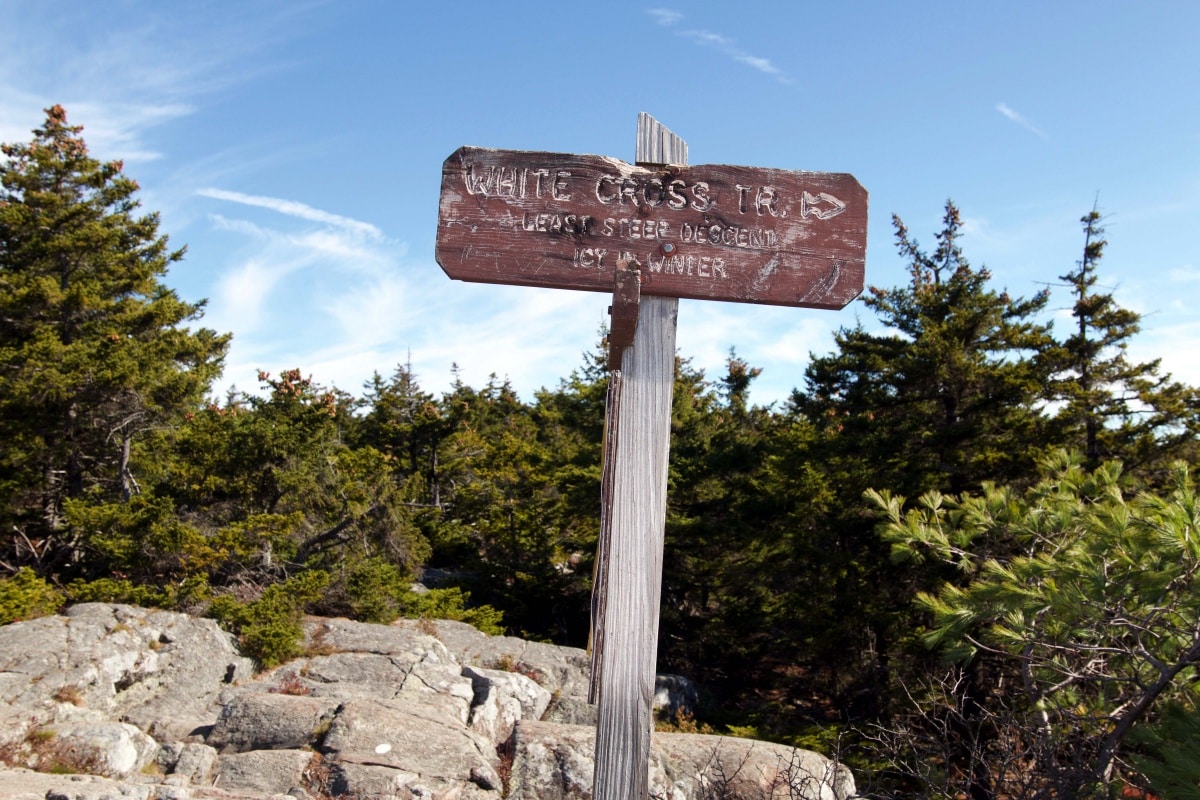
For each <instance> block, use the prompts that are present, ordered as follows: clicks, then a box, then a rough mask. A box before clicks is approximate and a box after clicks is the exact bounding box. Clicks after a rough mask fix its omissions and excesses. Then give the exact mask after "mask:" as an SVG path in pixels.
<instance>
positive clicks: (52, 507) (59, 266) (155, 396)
mask: <svg viewBox="0 0 1200 800" xmlns="http://www.w3.org/2000/svg"><path fill="white" fill-rule="evenodd" d="M81 130H82V129H81V127H80V126H72V125H69V124H68V123H67V115H66V112H65V111H64V110H63V109H62V107H61V106H54V107H52V108H50V109H48V110H47V116H46V121H45V124H44V125H43V127H41V128H39V129H37V130H35V131H34V138H33V140H32V141H31V142H30V143H28V144H7V145H4V146H3V153H4V155H5V157H6V160H5V161H4V162H3V163H0V441H3V442H4V448H3V454H2V455H0V527H2V528H3V530H4V534H3V538H2V539H0V550H2V555H0V558H2V559H3V561H4V564H5V565H6V566H7V567H8V568H15V567H16V566H18V565H21V564H33V565H36V566H37V567H39V568H40V569H41V570H43V571H53V570H54V569H55V568H56V567H58V566H61V565H63V564H65V563H67V562H69V561H70V560H71V559H72V558H73V556H74V555H75V548H74V545H73V542H72V537H71V536H70V535H69V533H68V524H67V520H66V517H65V506H66V504H67V502H68V501H69V500H71V499H73V498H75V499H78V498H83V497H85V496H86V497H94V498H101V499H109V498H114V499H115V498H125V499H128V498H129V497H131V496H133V495H135V494H137V493H138V491H139V489H140V487H139V482H138V479H137V463H136V456H137V453H136V447H135V446H136V443H137V439H138V436H139V434H142V433H144V432H146V431H148V430H151V429H155V428H159V427H162V426H165V425H169V424H171V423H172V422H174V421H176V420H177V419H178V418H179V417H180V415H181V414H182V413H183V412H185V411H187V410H190V409H193V408H195V407H196V406H197V405H198V403H199V402H200V400H201V399H202V397H203V395H204V394H205V392H206V391H207V390H208V388H209V386H210V384H211V381H212V380H213V379H214V378H215V377H216V376H217V375H218V374H219V372H220V369H221V362H222V358H223V356H224V352H225V349H226V347H227V344H228V340H229V337H228V336H227V335H226V336H223V335H218V334H216V333H214V332H213V331H211V330H208V329H205V328H192V327H190V325H189V324H190V323H192V322H193V321H195V320H196V319H198V318H199V317H200V316H201V310H202V304H201V303H196V304H192V303H186V302H184V301H182V300H181V299H180V298H179V297H178V296H177V295H176V294H175V292H174V291H172V290H170V289H168V288H167V287H166V286H165V285H164V284H163V283H162V278H163V276H164V275H165V274H166V272H167V270H168V268H169V267H170V265H171V264H173V263H176V262H178V261H179V260H180V259H181V258H182V257H183V252H184V251H183V250H182V249H179V250H171V249H169V247H168V244H167V237H166V236H165V235H160V234H159V232H158V224H159V219H158V215H157V214H146V215H142V216H139V215H138V208H139V205H140V204H139V202H138V200H137V199H136V193H137V190H138V186H137V183H136V182H134V181H133V180H132V179H131V178H129V177H127V176H126V175H125V174H124V173H123V171H122V164H121V162H119V161H112V162H106V163H102V162H100V161H97V160H96V159H94V158H92V157H91V156H90V155H89V154H88V149H87V145H86V144H85V143H84V140H83V139H82V138H81V136H80V131H81Z"/></svg>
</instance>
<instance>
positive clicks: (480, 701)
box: [462, 667, 551, 745]
mask: <svg viewBox="0 0 1200 800" xmlns="http://www.w3.org/2000/svg"><path fill="white" fill-rule="evenodd" d="M462 674H463V676H464V677H467V678H469V679H470V680H471V685H472V687H473V688H474V691H475V698H474V700H473V701H472V703H471V713H470V717H469V719H468V720H467V724H468V727H470V729H471V730H473V731H475V732H476V733H478V734H480V735H481V736H484V737H485V738H487V739H488V741H490V742H491V743H492V744H493V745H499V744H500V743H502V742H506V741H508V737H509V736H510V735H511V734H512V730H513V727H514V726H515V725H516V724H517V723H518V722H520V721H521V720H523V719H530V720H539V719H541V718H542V715H543V714H545V713H546V708H547V707H548V706H549V705H550V700H551V695H550V692H548V691H547V690H546V689H544V688H543V687H542V686H541V685H539V684H538V683H536V682H535V681H534V680H533V679H531V678H527V677H525V676H524V675H520V674H518V673H515V672H503V671H500V670H494V669H484V668H483V667H463V669H462Z"/></svg>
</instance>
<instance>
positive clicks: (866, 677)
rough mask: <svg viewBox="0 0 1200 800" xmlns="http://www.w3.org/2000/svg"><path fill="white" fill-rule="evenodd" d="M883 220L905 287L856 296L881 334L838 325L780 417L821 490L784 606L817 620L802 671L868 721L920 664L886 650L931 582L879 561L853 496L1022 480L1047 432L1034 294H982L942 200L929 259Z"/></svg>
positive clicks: (981, 282)
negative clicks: (891, 681)
mask: <svg viewBox="0 0 1200 800" xmlns="http://www.w3.org/2000/svg"><path fill="white" fill-rule="evenodd" d="M893 224H894V226H895V230H896V243H897V247H898V250H899V252H900V255H901V256H902V257H903V258H904V259H905V260H906V261H907V262H908V273H909V281H908V283H907V284H906V285H902V286H899V287H895V288H889V289H884V288H879V287H870V288H869V290H868V291H867V293H866V295H865V297H864V298H863V302H864V304H865V305H866V306H867V308H869V309H870V310H871V311H873V312H874V313H875V315H876V316H877V317H878V319H879V321H880V322H881V323H882V324H883V325H884V327H885V330H884V331H883V332H879V333H875V332H872V331H869V330H868V329H867V328H866V327H865V326H864V325H863V324H861V323H859V324H858V325H857V326H856V327H854V328H843V329H842V330H840V331H839V332H838V333H837V334H836V337H835V341H836V351H835V352H834V353H833V354H831V355H828V356H822V357H818V358H814V359H813V361H812V362H811V364H810V365H809V367H808V369H807V370H806V372H805V388H804V389H803V390H802V391H801V390H796V391H794V392H793V394H792V398H791V402H790V407H789V409H788V412H789V415H790V416H791V417H792V419H794V420H795V422H796V424H797V425H801V424H802V425H806V426H809V428H810V435H809V436H808V437H806V438H805V439H804V445H803V446H804V447H805V448H806V450H805V452H804V453H803V456H804V458H805V459H806V460H807V462H808V463H810V464H814V465H819V469H820V470H821V472H822V475H823V477H824V480H825V485H826V486H827V487H829V491H830V492H831V496H830V497H829V498H828V502H827V504H826V505H825V508H826V509H827V512H826V513H825V514H823V515H822V516H821V518H820V519H818V520H809V521H807V522H806V523H805V522H803V521H800V522H801V524H802V525H804V527H799V528H797V530H796V532H795V534H794V536H793V541H794V543H795V553H796V561H795V567H794V568H795V570H796V571H797V572H802V571H807V573H808V575H809V576H810V582H809V583H808V584H807V585H802V586H798V587H797V589H796V591H795V593H794V594H793V595H792V598H791V600H792V607H793V609H794V613H795V616H796V618H797V623H798V624H800V625H805V624H806V625H807V626H808V627H809V628H811V627H812V626H813V623H812V622H811V620H814V619H821V620H823V621H827V624H826V625H825V628H824V630H820V631H813V632H812V639H811V641H812V647H811V648H810V649H809V651H808V652H809V654H810V658H811V662H810V669H811V671H812V674H813V675H814V676H823V680H824V681H827V683H825V685H824V686H823V687H822V688H823V690H824V691H825V693H826V694H827V695H829V696H834V697H837V698H838V700H839V703H840V704H841V706H842V707H843V708H845V709H847V710H849V712H850V713H851V714H852V715H855V716H858V715H866V716H871V715H874V714H876V713H882V711H883V708H884V703H883V697H882V693H883V692H884V691H885V689H886V685H887V682H886V681H885V680H884V677H883V676H884V675H886V673H887V670H888V669H892V670H894V669H895V668H896V667H897V666H900V667H902V668H907V667H914V668H917V669H919V668H920V667H919V666H918V664H919V662H918V661H916V660H914V659H913V658H907V657H906V658H904V659H892V658H891V656H893V655H895V654H896V653H897V652H898V650H897V648H902V647H906V646H907V644H908V643H909V638H910V636H911V633H910V627H911V625H912V623H913V620H912V617H911V615H910V612H909V611H908V610H907V609H908V603H909V598H910V597H911V594H912V592H913V591H915V590H916V589H918V588H927V587H928V586H929V585H930V582H931V581H935V580H937V579H938V578H939V577H940V575H938V574H924V573H914V572H912V571H899V570H897V569H895V568H894V567H892V566H891V565H889V563H888V559H887V550H886V548H885V547H884V546H883V544H882V542H881V541H880V539H879V537H878V535H877V534H876V532H875V525H876V522H875V512H874V511H873V510H872V509H871V508H870V507H868V506H867V505H866V504H865V502H864V500H863V493H864V492H865V491H867V490H868V489H871V488H888V489H890V490H892V491H896V492H900V493H903V494H906V495H908V496H916V495H919V494H921V493H923V492H926V491H930V490H939V491H944V492H961V491H965V490H967V489H970V488H978V487H979V486H980V484H982V483H983V482H985V481H1003V482H1015V483H1019V482H1021V481H1023V480H1028V479H1029V477H1030V476H1031V475H1032V474H1033V473H1034V467H1035V463H1036V460H1035V459H1036V454H1037V453H1038V452H1039V449H1040V448H1041V447H1042V441H1043V438H1044V433H1045V429H1046V426H1047V420H1046V418H1045V417H1044V416H1043V415H1042V414H1041V413H1040V412H1039V410H1038V407H1037V406H1038V402H1039V400H1040V399H1041V397H1042V392H1043V387H1044V386H1045V384H1046V381H1047V379H1048V372H1047V365H1046V363H1045V360H1044V358H1043V357H1042V353H1043V352H1044V351H1045V350H1046V349H1048V348H1049V347H1050V345H1051V343H1052V340H1051V338H1050V336H1049V331H1048V329H1049V325H1048V324H1045V323H1042V322H1039V321H1037V316H1038V314H1039V313H1040V312H1041V311H1042V310H1043V309H1044V307H1045V305H1046V303H1047V301H1048V294H1047V293H1046V292H1041V293H1038V294H1036V295H1034V296H1033V297H1031V298H1028V299H1025V298H1020V297H1013V296H1011V295H1009V294H1008V293H1007V292H1003V291H998V290H996V289H993V288H992V287H991V285H990V283H991V274H990V273H989V272H988V270H987V269H985V268H977V267H974V266H972V265H971V264H970V263H969V262H968V260H967V258H966V257H965V255H964V253H963V251H962V246H961V237H962V227H963V223H962V220H961V218H960V216H959V212H958V209H957V208H956V207H955V206H954V205H953V204H952V203H949V202H947V204H946V207H945V215H944V217H943V221H942V229H941V231H940V232H938V234H937V237H936V238H937V247H936V248H935V249H934V250H933V252H932V253H930V252H927V251H925V250H923V249H922V248H921V247H920V245H919V244H918V243H917V241H916V240H915V239H913V238H912V237H911V236H910V234H909V231H908V228H907V227H906V226H905V225H904V223H903V222H902V221H901V220H900V219H899V218H898V217H893ZM814 563H815V564H819V565H820V568H816V567H814V566H812V565H813V564H814ZM806 564H807V566H806ZM935 572H936V570H935ZM804 620H809V622H807V623H805V622H804Z"/></svg>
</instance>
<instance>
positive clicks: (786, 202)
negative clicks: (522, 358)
mask: <svg viewBox="0 0 1200 800" xmlns="http://www.w3.org/2000/svg"><path fill="white" fill-rule="evenodd" d="M866 249H867V192H866V190H865V189H863V187H862V186H861V185H859V183H858V181H857V180H855V178H854V176H852V175H848V174H844V173H826V172H793V171H789V170H780V169H764V168H758V167H734V166H724V165H711V164H710V165H702V166H695V167H685V166H675V165H667V166H653V167H647V166H635V165H633V164H628V163H626V162H624V161H619V160H617V159H613V158H607V157H604V156H593V155H565V154H561V153H541V152H533V151H523V150H488V149H481V148H475V147H463V148H460V149H458V150H456V151H455V152H454V153H453V154H452V155H451V156H450V157H449V158H448V159H446V162H445V164H444V165H443V167H442V194H441V206H440V210H439V214H438V236H437V251H436V254H437V261H438V263H439V264H441V266H442V269H443V270H445V271H446V274H447V275H449V276H450V277H451V278H456V279H458V280H464V281H476V282H483V283H505V284H517V285H523V286H547V287H554V288H559V289H583V290H590V291H603V292H611V291H613V283H614V274H615V272H616V270H617V262H618V261H625V262H626V263H628V264H631V265H634V266H636V267H637V268H639V269H640V270H641V281H642V286H641V292H642V294H647V295H662V296H667V297H687V298H695V299H702V300H731V301H735V302H745V303H771V304H775V305H786V306H803V307H808V308H829V309H838V308H842V307H844V306H845V305H846V304H847V303H849V302H850V301H851V300H853V299H854V298H855V297H857V296H858V295H859V293H860V292H862V289H863V273H864V264H865V259H866Z"/></svg>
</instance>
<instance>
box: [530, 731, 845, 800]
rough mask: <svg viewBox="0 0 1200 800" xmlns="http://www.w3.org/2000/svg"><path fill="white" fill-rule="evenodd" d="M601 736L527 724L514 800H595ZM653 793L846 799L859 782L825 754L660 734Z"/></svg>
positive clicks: (683, 798) (653, 750) (654, 743)
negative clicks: (594, 778)
mask: <svg viewBox="0 0 1200 800" xmlns="http://www.w3.org/2000/svg"><path fill="white" fill-rule="evenodd" d="M594 754H595V731H594V729H592V728H587V727H581V726H569V725H556V724H554V723H548V722H521V723H519V724H518V725H517V727H516V730H515V732H514V734H513V765H512V777H511V780H510V782H509V793H508V797H509V798H510V800H583V798H591V788H592V787H591V781H592V772H593V770H594V765H595V762H594ZM649 770H650V794H651V796H652V797H669V798H673V799H674V800H691V799H692V798H697V800H699V798H706V797H728V798H746V800H751V799H753V800H776V799H778V800H784V799H785V798H786V800H797V799H802V800H846V798H850V797H853V796H854V793H855V787H854V779H853V777H852V776H851V774H850V771H849V770H848V769H846V767H844V766H842V765H839V764H835V763H834V762H832V761H830V760H829V759H827V758H825V757H824V756H821V755H819V754H817V753H812V752H809V751H806V750H797V749H794V748H791V747H785V746H783V745H776V744H771V743H768V742H758V741H752V740H749V739H736V738H732V737H725V736H706V735H700V734H680V733H675V734H659V733H656V734H654V736H653V738H652V740H651V747H650V764H649Z"/></svg>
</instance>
